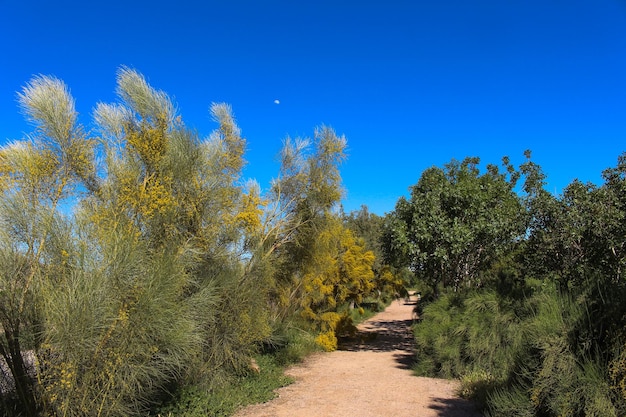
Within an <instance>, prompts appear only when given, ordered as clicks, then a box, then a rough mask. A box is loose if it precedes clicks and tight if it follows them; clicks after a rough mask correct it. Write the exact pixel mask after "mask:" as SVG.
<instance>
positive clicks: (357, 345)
mask: <svg viewBox="0 0 626 417" xmlns="http://www.w3.org/2000/svg"><path fill="white" fill-rule="evenodd" d="M414 305H415V300H414V299H412V300H410V301H409V302H405V301H400V302H399V301H395V302H393V303H392V305H390V306H389V307H388V308H387V309H386V310H385V311H384V312H382V313H379V314H377V315H376V316H374V317H373V318H371V319H370V320H368V321H367V322H365V323H362V324H361V325H359V336H358V337H357V339H356V340H354V341H352V343H349V344H346V345H344V346H341V347H340V348H339V350H337V351H335V352H331V353H320V354H316V355H313V356H311V357H310V358H308V359H307V360H306V361H305V362H304V363H303V364H300V365H297V366H294V367H292V368H290V369H289V370H288V371H287V374H288V375H290V376H292V377H293V378H294V379H295V380H296V382H295V383H293V384H291V385H289V386H287V387H284V388H281V389H279V390H278V397H277V398H276V399H274V400H272V401H270V402H268V403H265V404H257V405H253V406H249V407H246V408H244V409H242V410H240V412H239V413H238V414H236V417H283V416H284V417H326V416H327V417H331V416H332V417H353V416H359V417H385V416H394V417H405V416H406V417H409V416H410V417H480V414H479V413H477V412H476V411H475V410H474V407H473V405H472V404H470V403H469V402H467V401H465V400H462V399H460V398H458V396H456V395H455V391H456V388H457V383H456V382H455V381H447V380H441V379H432V378H421V377H415V376H413V373H412V371H411V369H410V366H411V361H412V359H413V353H412V350H411V349H412V345H413V344H412V342H411V333H410V327H409V326H410V325H411V315H412V310H413V307H414Z"/></svg>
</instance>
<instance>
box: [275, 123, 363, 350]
mask: <svg viewBox="0 0 626 417" xmlns="http://www.w3.org/2000/svg"><path fill="white" fill-rule="evenodd" d="M311 145H312V147H313V149H312V150H311V148H310V147H311ZM345 147H346V139H345V138H344V137H343V136H342V137H339V136H337V135H336V134H335V132H334V131H333V130H332V129H330V128H328V127H321V128H319V129H316V130H315V135H314V137H313V139H296V140H291V139H289V138H288V139H287V140H286V141H285V144H284V147H283V150H282V152H281V161H282V166H281V177H280V178H279V179H278V180H277V181H275V182H274V186H273V197H274V201H275V203H274V204H275V205H276V206H277V207H279V208H280V209H281V210H282V212H281V213H282V216H280V217H277V219H278V221H279V223H280V227H276V228H274V229H273V230H275V231H276V232H275V233H276V234H275V238H274V242H276V243H275V246H274V248H273V249H274V250H276V252H275V253H276V254H277V255H278V259H277V261H278V266H277V268H276V271H277V273H276V277H277V280H276V284H275V289H274V291H275V294H276V298H277V299H276V301H275V302H276V304H275V305H276V307H277V310H278V314H279V315H283V316H287V315H289V314H296V315H300V316H301V317H303V318H304V319H306V320H307V321H308V322H309V326H311V327H312V328H313V329H314V330H315V331H316V332H317V333H318V337H317V339H316V341H317V343H318V344H319V345H320V346H322V347H323V348H324V349H327V350H333V349H335V348H336V347H337V332H340V331H341V328H342V327H348V326H349V324H350V323H349V319H348V314H347V312H346V306H347V304H348V303H350V302H360V301H361V299H362V297H363V296H364V295H367V294H368V293H369V292H370V291H371V290H372V289H373V286H374V284H373V280H374V274H373V271H372V266H373V264H374V254H373V253H372V252H371V251H366V250H365V249H364V245H363V243H362V242H359V241H357V239H355V237H354V236H353V235H352V233H351V232H350V231H349V230H348V229H346V228H345V227H344V226H343V225H342V222H341V218H340V216H339V214H338V213H336V212H334V211H333V210H334V209H335V208H336V206H337V204H338V202H339V199H340V198H341V195H342V189H341V176H340V174H339V164H340V163H341V162H342V160H343V159H344V157H345V154H344V152H345Z"/></svg>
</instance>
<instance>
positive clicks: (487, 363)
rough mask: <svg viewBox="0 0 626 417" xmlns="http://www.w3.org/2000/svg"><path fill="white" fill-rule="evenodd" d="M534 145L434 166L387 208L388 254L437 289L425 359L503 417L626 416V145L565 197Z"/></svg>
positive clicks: (432, 370)
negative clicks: (611, 164)
mask: <svg viewBox="0 0 626 417" xmlns="http://www.w3.org/2000/svg"><path fill="white" fill-rule="evenodd" d="M526 156H527V158H528V159H527V161H526V162H525V163H524V164H522V165H521V166H520V167H519V169H515V168H514V167H512V166H511V165H510V164H509V161H508V160H507V159H506V158H505V159H504V161H503V168H504V169H501V170H500V169H498V168H497V167H495V166H491V165H490V166H488V167H487V170H486V172H485V173H480V171H479V169H478V163H479V161H478V159H475V158H468V159H466V160H464V161H462V162H458V161H452V162H451V163H450V164H448V165H446V166H445V167H443V168H431V169H429V170H427V171H425V172H424V173H423V175H422V176H421V178H420V179H419V181H418V183H417V184H416V185H415V186H413V187H412V188H411V195H410V197H409V198H408V199H405V198H401V199H400V200H399V201H398V203H397V205H396V208H395V210H394V211H393V212H392V213H390V214H389V216H388V217H387V219H386V223H385V230H384V239H383V242H384V246H383V247H384V252H385V258H386V260H387V261H388V262H389V263H391V264H392V265H394V266H395V267H397V268H408V269H409V270H410V271H411V272H412V273H414V275H415V277H416V278H417V279H418V281H419V285H420V286H421V289H422V294H423V295H426V297H424V298H425V299H426V300H428V301H429V302H428V303H426V304H425V306H424V309H423V310H424V311H423V315H422V318H423V320H422V322H421V323H419V324H417V325H416V326H415V327H414V330H415V338H416V343H417V358H416V359H417V365H416V367H417V370H418V372H419V373H421V374H424V375H434V376H443V377H455V378H461V380H462V381H463V390H464V394H466V395H468V396H472V397H474V398H475V399H477V400H479V401H480V402H481V404H482V405H483V407H484V408H485V410H486V412H487V414H488V415H489V416H493V417H496V416H520V417H522V416H524V417H530V416H537V417H539V416H541V417H543V416H571V417H574V416H624V415H626V302H625V300H626V281H625V276H624V267H625V266H626V156H621V157H620V158H619V160H618V163H617V167H615V168H609V169H607V170H606V171H604V173H603V176H604V181H605V182H604V184H603V185H601V186H594V185H591V184H582V183H580V182H578V181H574V182H573V183H571V184H570V185H569V186H568V187H567V188H566V189H565V191H564V193H563V195H562V196H559V197H557V196H554V195H551V194H549V193H547V192H546V191H545V190H544V180H545V177H544V174H543V173H542V172H541V169H540V167H539V166H537V165H536V164H534V163H533V162H532V161H531V160H530V152H527V154H526Z"/></svg>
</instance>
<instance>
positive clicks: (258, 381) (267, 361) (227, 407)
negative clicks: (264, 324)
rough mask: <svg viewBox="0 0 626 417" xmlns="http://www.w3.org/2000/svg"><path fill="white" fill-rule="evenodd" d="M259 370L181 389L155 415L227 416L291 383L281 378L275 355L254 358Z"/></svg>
mask: <svg viewBox="0 0 626 417" xmlns="http://www.w3.org/2000/svg"><path fill="white" fill-rule="evenodd" d="M255 359H256V362H257V363H258V365H259V368H260V371H259V372H258V373H256V372H254V371H250V372H247V373H245V374H242V375H239V376H232V375H231V376H224V379H223V380H222V381H221V383H220V384H218V385H214V386H212V387H209V388H206V387H204V388H203V387H201V386H200V385H195V386H190V387H186V388H184V389H183V390H182V391H181V392H179V393H178V395H177V397H176V398H175V401H173V402H172V403H171V404H169V405H167V406H164V407H162V408H160V409H159V410H158V411H156V412H155V413H154V415H157V416H161V417H205V416H216V417H219V416H224V417H225V416H230V415H232V414H233V413H234V412H235V411H236V410H237V409H238V408H240V407H244V406H246V405H249V404H255V403H262V402H266V401H269V400H271V399H272V398H274V397H275V396H276V393H275V390H276V389H278V388H280V387H283V386H286V385H288V384H290V383H291V382H292V380H291V379H290V378H289V377H287V376H285V375H284V373H283V372H284V366H283V365H281V364H280V363H279V361H278V360H277V358H276V357H275V356H274V355H259V356H257V357H256V358H255Z"/></svg>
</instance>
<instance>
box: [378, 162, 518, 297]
mask: <svg viewBox="0 0 626 417" xmlns="http://www.w3.org/2000/svg"><path fill="white" fill-rule="evenodd" d="M479 162H480V161H479V160H478V158H466V159H465V160H464V161H463V162H458V161H454V160H453V161H452V162H450V163H449V164H447V165H446V166H445V167H444V168H443V169H441V168H436V167H433V168H430V169H428V170H426V171H425V172H424V173H423V174H422V176H421V178H420V180H419V181H418V183H417V184H416V185H414V186H412V187H411V188H410V189H411V196H410V198H409V199H408V200H407V199H405V198H404V197H402V198H400V200H399V201H398V203H397V204H396V208H395V210H394V211H393V212H392V213H390V214H389V215H388V216H387V219H386V225H385V227H386V230H385V236H384V251H385V256H386V260H387V262H389V263H390V264H391V265H393V266H395V267H398V268H401V267H409V268H410V269H411V270H412V271H413V272H414V273H415V274H416V275H418V276H420V277H422V278H424V279H425V280H427V282H429V283H430V286H431V287H432V288H433V291H435V292H437V287H438V286H439V285H440V284H441V285H443V286H444V287H453V288H455V289H456V288H459V287H460V286H461V285H463V284H464V285H466V286H479V285H480V284H481V282H480V277H479V272H480V271H483V270H485V269H486V268H487V267H488V266H489V264H490V263H491V262H492V261H493V260H494V259H496V258H497V257H498V256H499V254H500V253H502V252H503V251H506V250H507V248H509V247H510V246H511V245H512V244H514V243H515V242H516V241H517V240H519V239H520V238H521V237H522V236H523V233H524V216H523V213H524V212H523V208H522V205H521V203H520V200H519V198H518V197H517V195H516V194H515V192H514V186H515V183H516V180H517V176H516V175H511V167H510V165H508V160H506V159H505V167H506V168H507V171H508V174H509V175H507V174H503V173H501V172H499V170H498V168H497V167H496V166H494V165H489V166H488V167H487V172H486V173H484V174H482V175H481V174H480V171H479V169H478V164H479Z"/></svg>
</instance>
